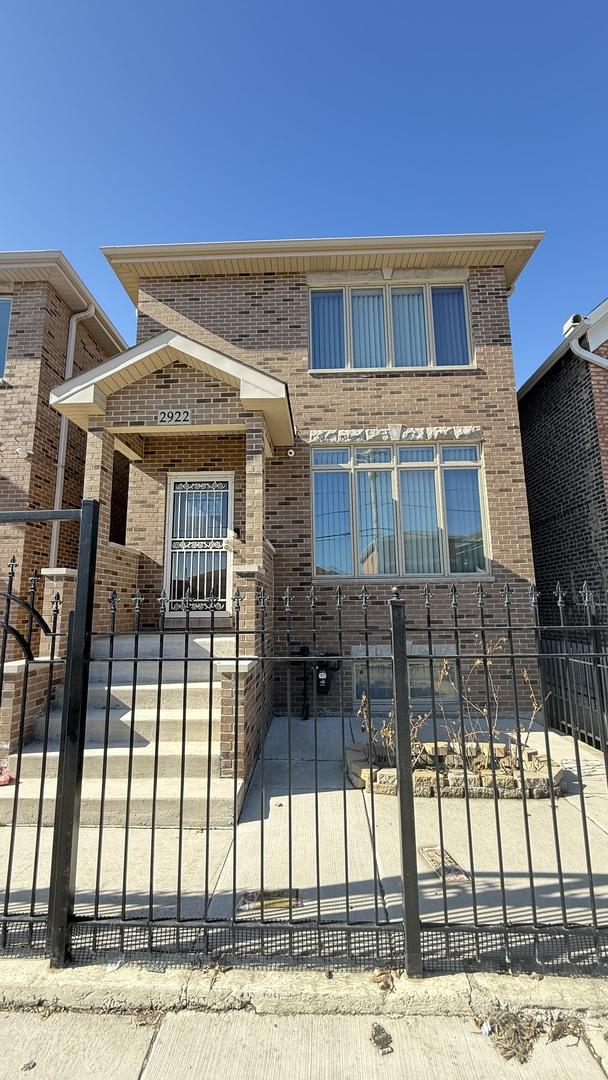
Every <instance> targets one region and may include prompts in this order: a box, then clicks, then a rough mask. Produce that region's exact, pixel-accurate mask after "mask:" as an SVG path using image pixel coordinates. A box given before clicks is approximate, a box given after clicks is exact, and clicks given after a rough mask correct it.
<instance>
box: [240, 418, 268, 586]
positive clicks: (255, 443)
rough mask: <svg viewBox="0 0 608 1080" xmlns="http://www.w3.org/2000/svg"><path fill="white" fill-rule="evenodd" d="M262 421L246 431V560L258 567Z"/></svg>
mask: <svg viewBox="0 0 608 1080" xmlns="http://www.w3.org/2000/svg"><path fill="white" fill-rule="evenodd" d="M264 455H265V438H264V423H263V421H262V420H257V419H256V420H255V421H253V422H251V423H250V424H248V425H247V431H246V434H245V527H246V533H247V536H246V544H247V547H246V550H247V562H248V563H249V564H250V565H251V566H259V567H261V566H262V565H263V563H264V529H265V521H266V518H265V487H266V462H265V456H264Z"/></svg>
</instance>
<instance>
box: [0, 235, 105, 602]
mask: <svg viewBox="0 0 608 1080" xmlns="http://www.w3.org/2000/svg"><path fill="white" fill-rule="evenodd" d="M83 312H84V315H83V314H82V313H83ZM124 348H125V342H124V341H123V339H122V337H121V336H120V334H119V333H118V331H117V330H116V328H115V327H114V326H113V325H112V323H111V322H110V320H109V319H108V317H107V316H106V315H105V313H104V312H103V311H102V310H101V308H100V307H99V305H98V304H97V303H96V301H95V300H94V298H93V297H92V295H91V293H90V292H89V291H88V289H87V288H86V287H85V285H84V284H83V282H82V281H81V280H80V278H79V277H78V275H77V274H76V272H75V271H74V269H73V268H72V267H71V266H70V264H69V262H68V261H67V259H66V258H65V257H64V256H63V255H62V254H61V252H59V251H28V252H3V253H0V432H1V434H0V508H1V509H3V510H21V509H31V510H35V509H41V508H44V509H49V508H52V507H54V506H55V507H58V508H60V507H71V506H78V504H79V502H80V499H81V498H82V484H83V475H84V454H85V444H86V437H85V435H84V433H83V432H82V431H81V430H80V429H79V428H78V427H77V426H76V425H75V424H72V423H69V422H67V421H65V420H64V421H63V422H62V420H61V417H59V416H58V414H57V413H56V411H55V410H54V409H53V408H51V405H50V403H49V393H50V391H51V389H52V387H53V386H55V385H56V384H57V382H58V381H61V380H62V379H63V378H64V377H65V375H66V372H67V373H68V374H70V372H71V373H73V374H74V375H80V374H81V373H82V372H85V371H89V370H90V369H91V368H94V367H96V366H97V365H99V364H101V363H103V361H104V360H107V359H108V357H110V356H114V355H115V353H116V352H119V351H121V350H122V349H124ZM62 426H63V428H64V429H65V430H64V433H63V436H62V434H61V430H62ZM64 444H65V447H64ZM58 462H59V466H60V469H59V471H58ZM55 532H56V534H57V535H56V537H55V540H54V543H53V549H52V540H51V534H52V529H51V527H50V526H49V525H28V526H14V527H13V526H10V527H9V526H3V527H2V528H0V580H5V575H6V564H7V562H8V559H9V558H10V556H11V555H15V556H16V558H17V567H16V576H15V591H16V592H18V593H22V594H26V593H27V582H28V578H29V576H30V574H31V572H32V571H33V570H34V569H36V570H40V569H42V568H43V567H48V566H49V564H50V563H51V562H52V564H53V565H54V566H59V567H73V566H75V560H76V544H77V531H76V530H75V529H74V528H73V527H72V526H70V525H62V526H61V528H58V527H56V529H55ZM2 587H4V586H2Z"/></svg>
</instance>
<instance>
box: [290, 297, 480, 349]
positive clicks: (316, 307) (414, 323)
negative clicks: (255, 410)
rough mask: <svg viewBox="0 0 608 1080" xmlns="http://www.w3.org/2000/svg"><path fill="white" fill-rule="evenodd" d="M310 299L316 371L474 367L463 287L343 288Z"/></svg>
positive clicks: (312, 343)
mask: <svg viewBox="0 0 608 1080" xmlns="http://www.w3.org/2000/svg"><path fill="white" fill-rule="evenodd" d="M310 296H311V300H310V318H311V328H310V351H311V361H310V364H311V368H313V369H315V370H332V369H334V370H335V369H340V370H342V369H344V368H350V369H352V370H358V369H365V368H385V367H392V368H399V369H403V368H425V367H433V366H439V367H445V366H447V367H455V366H458V365H460V366H462V365H468V364H470V363H471V357H470V349H469V334H468V325H467V314H466V308H467V305H466V293H465V287H464V286H463V285H430V284H429V283H424V284H420V285H403V286H401V285H388V284H387V285H377V286H376V285H374V286H373V287H366V288H357V287H355V286H354V285H344V286H340V287H337V288H326V289H312V290H311V294H310Z"/></svg>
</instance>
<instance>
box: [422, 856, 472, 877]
mask: <svg viewBox="0 0 608 1080" xmlns="http://www.w3.org/2000/svg"><path fill="white" fill-rule="evenodd" d="M419 850H420V854H421V855H422V858H423V859H425V860H426V862H427V863H428V864H429V866H430V868H431V870H434V871H435V873H436V874H437V877H438V878H440V879H441V877H442V876H443V873H444V872H445V883H446V885H463V884H464V883H465V882H466V881H468V880H469V877H470V875H469V874H467V872H466V870H463V868H462V866H460V865H459V864H458V863H457V862H456V859H454V858H453V857H452V855H450V853H449V851H446V850H445V848H444V849H443V867H442V865H441V848H439V847H421V848H420V849H419Z"/></svg>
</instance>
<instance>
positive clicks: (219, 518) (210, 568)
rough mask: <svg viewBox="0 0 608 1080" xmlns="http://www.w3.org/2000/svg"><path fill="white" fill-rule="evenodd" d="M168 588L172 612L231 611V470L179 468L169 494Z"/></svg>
mask: <svg viewBox="0 0 608 1080" xmlns="http://www.w3.org/2000/svg"><path fill="white" fill-rule="evenodd" d="M167 496H168V497H167V530H166V552H165V590H166V592H167V596H168V605H167V607H168V611H169V612H174V613H177V612H179V611H181V610H183V599H184V594H185V593H186V590H190V600H191V604H190V607H191V610H192V611H210V610H211V608H213V609H214V610H215V611H229V610H230V600H231V593H232V552H231V550H230V548H231V543H230V537H231V535H232V497H233V477H232V475H231V474H229V473H177V474H172V475H171V476H170V477H169V485H168V493H167Z"/></svg>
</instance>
